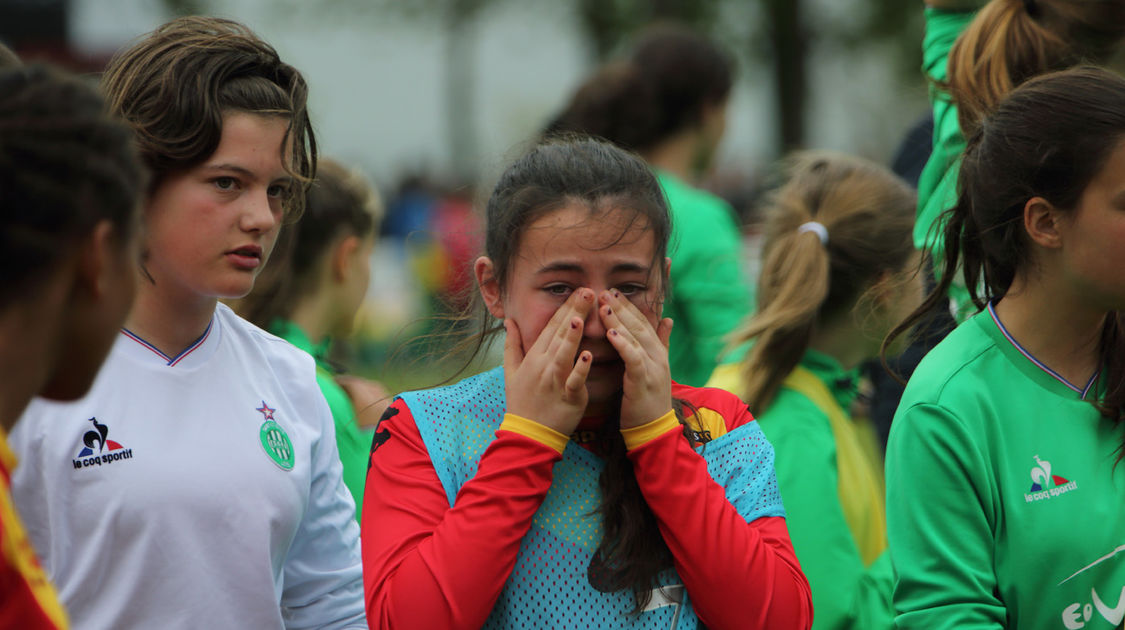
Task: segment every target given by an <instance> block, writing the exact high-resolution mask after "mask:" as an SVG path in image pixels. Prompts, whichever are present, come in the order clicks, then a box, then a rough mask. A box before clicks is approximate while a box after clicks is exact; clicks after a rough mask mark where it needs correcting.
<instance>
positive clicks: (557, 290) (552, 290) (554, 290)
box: [543, 284, 573, 297]
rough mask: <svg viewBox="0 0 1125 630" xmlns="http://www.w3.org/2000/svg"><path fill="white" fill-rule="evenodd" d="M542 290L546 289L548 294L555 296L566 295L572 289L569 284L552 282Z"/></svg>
mask: <svg viewBox="0 0 1125 630" xmlns="http://www.w3.org/2000/svg"><path fill="white" fill-rule="evenodd" d="M543 290H544V291H546V292H547V293H549V294H550V295H553V296H555V297H566V296H568V295H570V293H571V291H572V290H573V289H571V288H570V287H569V286H567V285H565V284H552V285H549V286H546V287H543Z"/></svg>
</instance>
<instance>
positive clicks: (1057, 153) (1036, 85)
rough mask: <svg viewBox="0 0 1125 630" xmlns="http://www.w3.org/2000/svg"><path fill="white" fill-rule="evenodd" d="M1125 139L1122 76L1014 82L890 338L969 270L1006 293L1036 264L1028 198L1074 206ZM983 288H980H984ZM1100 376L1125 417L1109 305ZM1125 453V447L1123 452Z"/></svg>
mask: <svg viewBox="0 0 1125 630" xmlns="http://www.w3.org/2000/svg"><path fill="white" fill-rule="evenodd" d="M1123 140H1125V79H1122V78H1121V77H1119V76H1117V75H1116V74H1113V73H1111V72H1108V71H1106V70H1102V69H1099V68H1093V67H1081V68H1075V69H1071V70H1066V71H1062V72H1055V73H1051V74H1047V75H1044V76H1041V77H1037V78H1035V79H1032V80H1030V81H1028V82H1027V83H1025V84H1024V85H1022V86H1020V87H1018V88H1016V89H1015V90H1014V91H1013V92H1012V94H1011V95H1009V96H1008V98H1007V99H1006V100H1004V101H1003V102H1002V103H1001V104H1000V105H999V106H998V107H997V108H996V110H995V111H994V112H992V113H991V114H990V115H988V116H986V117H985V118H984V119H983V120H982V121H981V124H980V126H979V127H978V128H977V130H976V131H975V132H974V133H973V134H972V135H971V136H969V138H968V145H967V147H966V149H965V154H964V157H963V158H962V162H961V171H960V173H959V174H958V178H959V186H960V191H959V195H958V200H957V204H956V205H955V206H954V207H953V208H951V209H949V210H948V211H947V212H946V213H945V214H943V215H942V221H943V223H942V225H944V231H943V236H944V239H945V243H946V247H945V256H944V259H943V260H942V261H941V276H940V280H939V281H938V284H937V286H936V287H935V288H934V290H933V292H932V293H930V295H928V296H927V297H926V300H925V301H924V302H923V303H922V305H921V306H919V307H918V308H917V309H916V310H915V311H914V312H913V313H911V314H910V316H909V317H907V318H906V320H904V321H903V322H902V323H901V324H899V325H898V326H897V327H895V329H894V330H892V331H891V333H890V335H888V337H887V341H886V342H884V347H886V346H887V344H889V343H890V341H891V340H893V339H894V338H895V337H897V336H899V335H901V334H902V333H904V332H905V331H907V330H909V329H910V328H911V327H913V326H914V325H915V324H916V323H917V322H918V321H920V320H921V319H922V318H923V317H925V316H926V314H927V313H929V312H930V311H931V310H932V309H935V308H939V306H938V305H939V304H940V303H941V301H942V300H943V299H944V296H945V295H947V294H948V291H949V287H950V285H951V283H952V280H953V275H954V274H955V273H958V269H960V273H963V274H964V277H965V285H966V286H967V287H968V289H969V295H970V296H971V297H972V300H973V304H975V305H976V307H977V309H984V308H985V306H986V305H987V303H988V302H990V301H993V300H999V299H1001V298H1003V297H1004V296H1005V295H1006V294H1007V293H1008V290H1009V289H1010V288H1011V285H1012V281H1013V280H1014V279H1015V278H1016V276H1017V274H1021V273H1033V272H1034V267H1033V265H1034V264H1035V263H1034V261H1033V259H1032V250H1031V244H1030V240H1029V238H1028V236H1027V233H1026V230H1025V228H1024V224H1023V212H1024V206H1026V204H1027V202H1028V200H1030V199H1031V198H1032V197H1041V198H1043V199H1046V200H1047V201H1048V202H1050V203H1051V204H1052V205H1053V206H1054V207H1055V208H1058V209H1060V210H1064V211H1070V210H1074V209H1075V208H1076V207H1077V205H1078V203H1079V200H1080V199H1081V197H1082V194H1083V192H1084V191H1085V190H1086V188H1087V186H1088V185H1089V184H1090V182H1091V181H1092V180H1093V179H1094V177H1095V176H1096V175H1097V174H1098V173H1099V172H1100V171H1101V169H1102V168H1103V167H1104V166H1105V163H1106V160H1107V159H1108V158H1109V156H1110V155H1111V154H1112V152H1113V151H1114V150H1116V149H1117V147H1119V146H1120V145H1121V143H1122V141H1123ZM982 289H983V294H981V291H982ZM1098 352H1099V365H1100V366H1101V369H1102V379H1101V380H1102V382H1103V383H1105V384H1106V390H1105V391H1104V392H1100V395H1099V397H1098V400H1096V401H1095V404H1096V405H1097V406H1098V408H1099V410H1100V411H1101V413H1102V415H1104V416H1105V417H1107V418H1109V419H1111V420H1115V421H1121V420H1122V419H1125V317H1123V316H1122V313H1120V312H1111V313H1109V314H1108V316H1107V318H1106V323H1105V328H1104V329H1103V332H1102V337H1101V341H1100V344H1099V348H1098ZM1123 453H1125V451H1123Z"/></svg>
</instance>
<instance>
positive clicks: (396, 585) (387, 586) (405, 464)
mask: <svg viewBox="0 0 1125 630" xmlns="http://www.w3.org/2000/svg"><path fill="white" fill-rule="evenodd" d="M673 395H674V396H676V397H678V398H681V399H684V400H686V401H688V402H689V403H691V404H692V405H694V406H695V407H696V408H697V409H698V410H699V413H698V419H697V420H696V421H695V422H694V423H693V424H692V426H691V428H692V430H693V431H695V433H694V435H695V436H696V437H697V438H699V439H700V440H707V439H717V438H719V437H720V436H722V435H723V434H725V433H727V432H728V431H733V430H735V429H737V428H739V427H741V426H743V425H745V424H747V423H751V422H752V421H753V419H752V417H751V416H750V414H749V412H748V411H747V410H746V407H745V405H744V404H743V403H741V402H740V401H738V399H737V398H735V397H734V396H731V395H729V394H727V393H726V392H721V391H719V390H709V389H697V388H690V387H685V386H676V387H675V388H674V389H673ZM591 428H593V427H591V426H589V425H586V426H583V427H580V430H579V431H578V432H577V433H578V434H581V432H582V431H583V430H589V429H591ZM681 429H682V427H681V425H680V424H679V422H678V421H677V420H676V418H675V416H674V415H672V414H668V415H666V416H664V417H662V418H660V419H657V420H655V421H653V422H651V423H649V424H647V425H643V426H641V427H637V428H636V429H630V430H627V431H626V432H624V433H625V440H626V446H627V448H628V456H629V459H630V460H631V461H632V462H633V465H634V470H635V471H636V476H637V482H638V484H639V485H640V488H641V491H642V493H643V494H644V497H645V499H646V501H647V502H648V505H649V506H650V507H651V509H652V511H653V513H654V514H655V516H656V518H657V522H658V524H659V526H660V529H661V532H662V534H663V535H664V540H665V542H666V543H667V544H668V547H669V549H670V550H671V551H672V554H673V557H674V559H675V564H676V570H677V572H678V573H679V577H680V579H681V580H682V582H683V585H684V587H685V588H686V589H687V591H688V594H689V596H690V599H691V604H692V606H693V607H694V611H695V614H696V615H697V616H698V618H699V619H700V620H701V621H702V622H703V623H705V624H706V625H707V627H708V628H711V629H713V630H716V629H721V628H779V629H780V628H807V627H808V625H809V623H810V622H811V612H812V611H811V605H810V596H809V591H808V584H807V582H806V581H805V579H804V576H803V575H802V573H801V570H800V567H799V565H798V563H797V560H796V557H795V556H794V553H793V549H792V546H791V545H790V542H789V536H788V533H787V532H786V528H785V520H784V518H781V517H776V516H774V517H762V518H757V519H755V520H752V521H750V522H747V521H746V520H745V519H743V518H742V517H741V516H740V514H739V513H738V512H737V511H736V509H735V508H734V507H733V506H732V504H731V503H730V501H728V500H727V498H726V495H725V490H724V488H723V487H722V486H720V485H719V484H717V483H716V482H715V481H714V480H712V478H711V476H710V475H709V473H708V468H707V464H706V463H705V461H704V459H703V458H702V457H700V454H699V453H697V452H696V451H695V450H694V449H693V448H692V445H691V444H689V443H688V442H687V440H685V439H684V437H683V433H682V431H681ZM567 443H568V439H567V437H566V436H563V435H561V434H558V433H556V432H554V431H551V430H549V429H546V428H545V427H543V426H542V425H539V424H537V423H534V422H531V421H530V420H525V419H522V418H519V417H517V416H512V415H507V416H506V417H505V419H504V421H503V423H502V424H501V425H500V430H498V431H496V434H495V438H494V439H492V440H491V443H490V444H489V445H488V447H487V450H485V451H484V453H483V455H481V457H480V459H479V466H478V467H477V469H476V472H475V474H473V475H472V476H471V478H469V479H468V480H466V481H464V483H463V484H462V485H461V487H460V490H459V491H458V492H457V494H456V497H455V501H453V506H452V507H451V506H450V503H451V501H450V497H449V496H448V495H447V491H446V489H445V488H444V487H443V484H442V481H441V480H440V479H439V475H438V473H437V471H436V469H435V465H434V463H433V460H432V459H431V453H430V452H429V450H428V448H427V444H426V443H425V442H424V440H423V438H422V436H421V434H420V432H419V428H418V425H417V424H416V421H415V419H414V417H413V415H412V413H411V409H410V408H409V407H408V406H407V405H406V404H405V403H404V401H403V400H402V399H399V400H396V401H395V403H394V404H393V405H392V407H391V409H390V410H389V411H388V414H387V416H385V419H384V420H383V422H382V423H381V424H380V426H379V429H378V430H377V432H376V437H375V445H374V448H373V451H372V458H371V469H370V471H369V473H368V478H367V490H366V499H365V501H364V510H365V512H366V514H365V516H364V518H363V535H362V540H363V554H364V580H365V585H366V589H365V590H366V595H367V609H368V622H369V623H370V624H371V627H372V628H389V627H401V628H479V627H480V626H481V625H482V623H484V622H485V620H486V618H488V617H489V615H490V614H491V612H492V609H493V606H494V604H495V602H496V601H497V599H498V597H500V595H501V591H502V590H503V589H504V588H505V584H506V583H507V582H508V581H509V579H521V580H522V579H531V580H534V581H537V580H547V581H548V582H549V581H550V579H551V578H550V575H551V574H552V571H554V570H556V569H557V567H555V566H544V567H541V569H542V571H540V572H539V573H540V574H539V575H535V576H528V575H526V574H524V575H522V576H520V577H513V575H512V571H513V567H514V566H515V565H516V561H517V554H518V553H519V552H520V548H521V542H522V540H523V538H524V536H525V535H526V533H527V532H528V531H529V529H530V528H531V527H532V519H533V518H534V517H535V515H536V512H537V511H538V510H539V508H540V506H541V505H543V502H544V499H545V497H546V496H547V494H548V491H549V490H550V488H551V485H552V480H553V476H554V473H555V465H556V463H558V462H559V461H560V459H562V453H563V452H564V450H565V448H566V446H567ZM767 446H768V445H767ZM770 473H771V475H770V476H771V477H772V470H771V471H770ZM573 499H574V500H575V501H577V502H579V503H582V502H583V501H585V502H586V503H589V500H588V499H589V497H574V498H573ZM586 503H583V504H586ZM592 505H593V506H596V505H597V500H596V499H595V500H593V501H592ZM579 511H581V510H579ZM548 612H550V613H552V614H558V613H557V611H544V614H547V613H548Z"/></svg>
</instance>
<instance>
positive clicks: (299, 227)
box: [238, 159, 382, 328]
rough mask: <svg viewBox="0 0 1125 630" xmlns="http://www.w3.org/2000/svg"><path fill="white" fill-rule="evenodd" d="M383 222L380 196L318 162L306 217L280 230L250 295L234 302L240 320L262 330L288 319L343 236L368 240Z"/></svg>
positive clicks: (349, 174)
mask: <svg viewBox="0 0 1125 630" xmlns="http://www.w3.org/2000/svg"><path fill="white" fill-rule="evenodd" d="M381 217H382V203H381V201H380V199H379V195H378V194H377V193H376V192H375V189H374V188H373V187H372V185H371V184H370V183H369V182H368V181H367V180H366V179H365V178H364V177H363V176H362V175H360V174H359V173H358V172H356V171H352V170H349V169H347V168H344V166H343V165H341V164H340V163H338V162H335V161H333V160H328V159H321V160H320V163H319V164H318V165H317V170H316V179H314V180H313V182H312V185H311V186H309V189H308V192H306V193H305V211H304V212H303V213H302V214H301V217H300V219H298V220H297V221H296V222H294V223H292V224H288V225H285V226H283V227H282V229H281V233H280V234H279V235H278V238H277V243H276V244H275V245H274V251H273V254H272V255H271V256H270V264H269V265H268V266H267V267H266V269H265V270H264V271H263V272H262V275H261V276H259V277H258V281H257V282H255V283H254V290H253V291H252V292H251V293H250V295H248V296H246V297H245V298H243V299H242V300H240V301H239V302H238V312H239V314H240V315H242V316H243V317H245V318H246V319H248V320H250V321H251V322H254V323H255V324H257V325H258V326H260V327H262V328H269V327H270V325H271V324H272V323H273V321H274V320H275V319H278V318H282V317H286V318H287V317H289V316H290V315H291V314H292V313H293V310H294V309H295V308H296V307H297V305H298V304H299V303H300V301H301V299H302V298H303V297H304V296H306V295H308V294H309V293H311V292H312V290H313V289H314V288H315V287H314V286H313V283H315V282H316V281H317V280H318V275H317V273H316V272H317V270H318V269H319V267H318V265H319V263H320V261H321V260H323V258H324V256H325V255H326V254H327V253H328V252H329V250H330V248H331V247H332V245H333V243H335V242H336V241H337V240H338V239H340V238H343V237H346V236H358V237H361V238H365V237H367V236H370V235H372V234H373V233H374V231H375V226H376V224H377V223H378V222H379V220H380V218H381Z"/></svg>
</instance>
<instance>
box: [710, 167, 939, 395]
mask: <svg viewBox="0 0 1125 630" xmlns="http://www.w3.org/2000/svg"><path fill="white" fill-rule="evenodd" d="M916 205H917V199H916V196H915V194H914V191H913V190H912V189H911V188H910V186H909V185H908V184H907V183H906V182H904V181H902V180H901V179H900V178H899V177H897V176H896V175H894V174H893V173H891V172H890V171H889V170H887V169H886V168H884V167H882V166H880V165H878V164H875V163H874V162H869V161H867V160H864V159H861V158H857V157H852V156H848V155H843V154H839V153H832V152H828V151H810V152H804V153H798V154H796V155H794V156H793V157H791V158H790V160H789V166H788V168H787V169H786V171H785V183H784V184H783V185H782V186H781V187H780V188H778V189H777V190H776V191H775V192H774V193H773V194H772V195H771V197H770V200H769V202H768V207H767V217H768V218H767V223H766V238H765V245H764V248H763V252H762V261H763V262H762V270H761V275H760V276H759V279H758V311H757V312H756V313H755V314H754V315H752V316H751V317H750V318H749V320H747V321H746V323H744V324H743V325H742V326H741V327H740V328H738V329H737V330H735V331H734V332H733V333H732V334H731V342H732V343H733V344H743V343H746V342H748V341H751V340H755V343H754V346H753V348H751V350H750V352H749V353H748V354H747V355H746V358H745V359H744V360H743V363H742V374H743V388H744V389H743V390H742V391H741V392H739V393H740V394H741V397H742V399H743V400H745V401H746V402H747V404H749V406H750V408H751V409H757V410H759V411H760V410H764V409H766V408H767V407H768V406H769V405H770V403H771V402H772V401H773V399H774V396H776V395H777V390H778V389H779V388H780V387H781V383H782V381H784V380H785V378H786V377H787V376H788V375H789V373H790V372H792V371H793V368H795V367H797V364H798V363H799V362H800V360H801V357H802V356H804V354H805V352H806V351H807V350H808V347H809V341H810V340H811V338H812V334H813V331H814V330H815V329H816V326H817V324H819V323H822V322H824V321H827V320H830V319H833V318H836V317H839V316H841V315H843V314H846V313H848V312H849V311H853V310H854V307H855V306H856V305H857V301H858V300H859V299H860V298H862V297H863V294H864V291H865V289H866V288H868V287H870V286H872V283H873V282H875V281H877V280H878V279H879V278H880V276H882V275H884V274H885V273H888V272H889V273H892V274H897V273H899V272H901V271H902V270H903V269H904V268H905V267H906V265H907V264H908V263H909V261H910V256H911V254H912V253H913V251H914V248H913V245H912V242H911V239H910V234H911V230H912V229H913V227H914V211H915V207H916ZM809 221H816V222H818V223H820V224H822V225H823V226H824V227H825V229H826V230H827V231H828V241H827V243H821V241H820V238H819V237H818V236H817V234H816V233H814V232H811V231H805V232H802V231H800V230H799V229H798V228H799V227H800V226H801V225H802V224H804V223H806V222H809ZM853 316H854V314H853Z"/></svg>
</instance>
